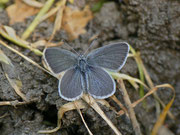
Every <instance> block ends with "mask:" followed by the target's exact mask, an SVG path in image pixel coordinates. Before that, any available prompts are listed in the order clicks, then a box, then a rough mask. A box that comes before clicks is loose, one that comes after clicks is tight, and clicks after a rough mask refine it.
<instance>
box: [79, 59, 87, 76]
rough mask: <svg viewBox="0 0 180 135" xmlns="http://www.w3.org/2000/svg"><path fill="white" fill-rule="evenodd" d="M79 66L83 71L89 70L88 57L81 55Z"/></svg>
mask: <svg viewBox="0 0 180 135" xmlns="http://www.w3.org/2000/svg"><path fill="white" fill-rule="evenodd" d="M77 66H78V68H79V69H80V71H81V72H83V73H84V72H86V70H87V61H86V58H85V57H84V56H79V59H78V65H77Z"/></svg>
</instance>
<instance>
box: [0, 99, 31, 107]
mask: <svg viewBox="0 0 180 135" xmlns="http://www.w3.org/2000/svg"><path fill="white" fill-rule="evenodd" d="M29 103H30V102H19V101H17V100H15V101H1V102H0V106H4V105H10V106H14V107H15V106H17V105H25V104H29Z"/></svg>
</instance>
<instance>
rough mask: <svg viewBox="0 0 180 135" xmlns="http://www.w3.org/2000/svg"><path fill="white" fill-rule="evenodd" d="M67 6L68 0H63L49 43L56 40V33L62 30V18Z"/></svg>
mask: <svg viewBox="0 0 180 135" xmlns="http://www.w3.org/2000/svg"><path fill="white" fill-rule="evenodd" d="M65 4H66V0H62V1H61V4H59V7H58V11H57V14H56V19H55V22H54V28H53V32H52V34H51V37H50V39H49V42H50V41H51V40H52V39H53V38H54V35H55V34H56V31H58V30H60V28H61V24H62V17H63V11H64V8H65Z"/></svg>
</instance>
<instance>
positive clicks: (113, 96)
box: [111, 95, 129, 117]
mask: <svg viewBox="0 0 180 135" xmlns="http://www.w3.org/2000/svg"><path fill="white" fill-rule="evenodd" d="M111 99H112V100H114V101H115V102H116V103H117V104H118V105H119V106H120V107H121V109H122V110H123V111H124V112H125V114H126V116H127V117H129V115H128V113H127V109H126V108H125V107H124V105H123V104H121V102H120V101H119V100H118V99H117V98H116V96H115V95H112V96H111Z"/></svg>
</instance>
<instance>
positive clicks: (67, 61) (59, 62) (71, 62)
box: [43, 47, 78, 74]
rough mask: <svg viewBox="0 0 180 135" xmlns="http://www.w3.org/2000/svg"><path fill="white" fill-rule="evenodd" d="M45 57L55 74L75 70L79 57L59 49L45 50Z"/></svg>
mask: <svg viewBox="0 0 180 135" xmlns="http://www.w3.org/2000/svg"><path fill="white" fill-rule="evenodd" d="M43 56H44V60H45V62H46V64H47V65H48V66H49V67H50V69H51V70H52V71H53V72H54V73H55V74H57V73H60V72H62V71H65V70H67V69H70V68H73V67H74V66H75V65H76V64H77V57H78V56H77V55H75V54H74V53H72V52H70V51H67V50H64V49H60V48H57V47H52V48H47V49H45V51H44V55H43Z"/></svg>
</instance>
